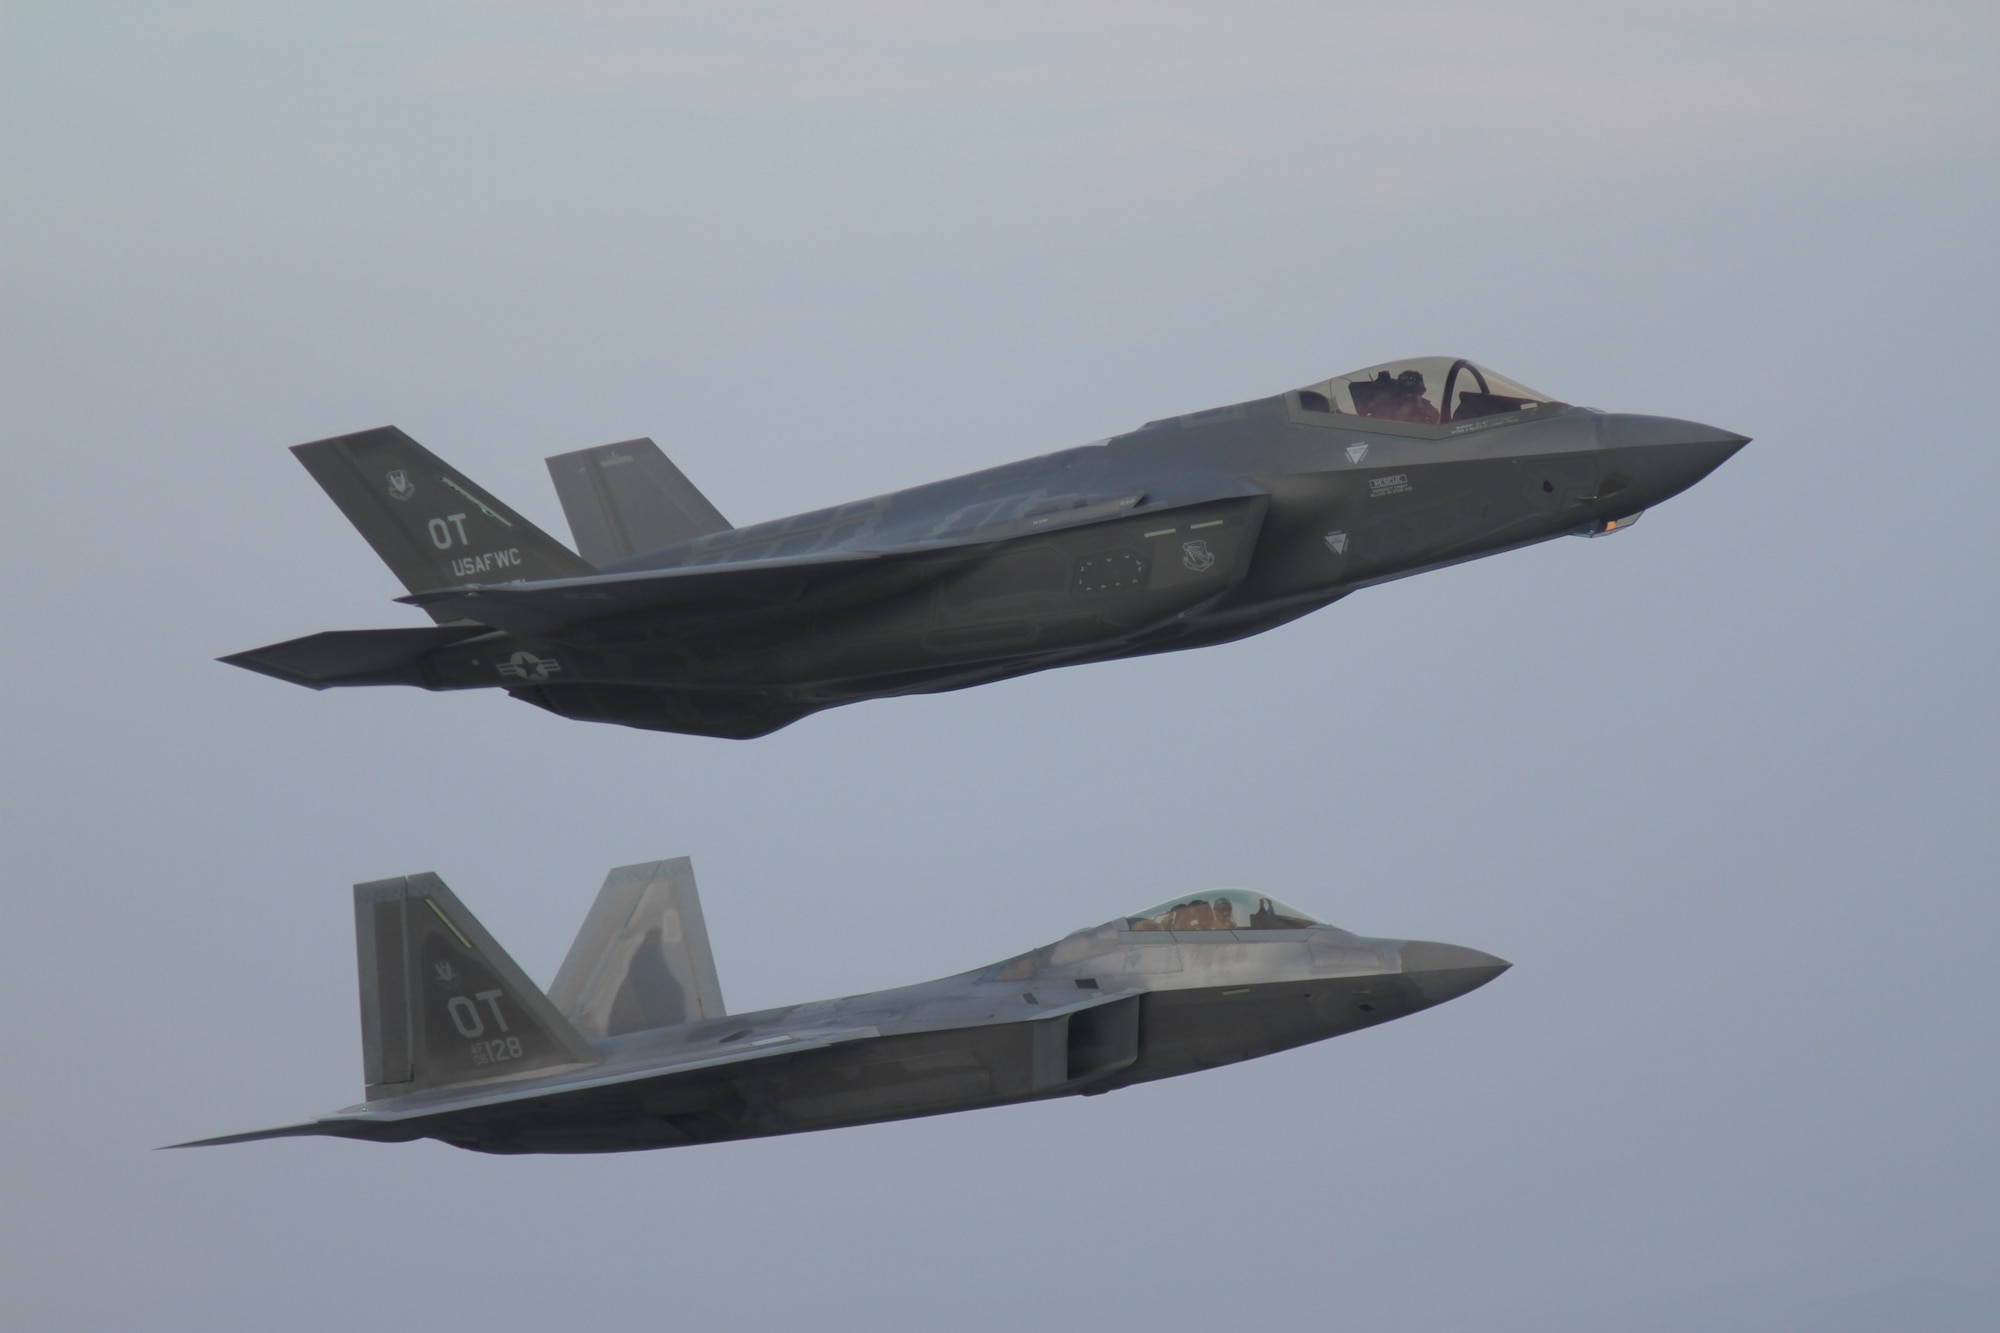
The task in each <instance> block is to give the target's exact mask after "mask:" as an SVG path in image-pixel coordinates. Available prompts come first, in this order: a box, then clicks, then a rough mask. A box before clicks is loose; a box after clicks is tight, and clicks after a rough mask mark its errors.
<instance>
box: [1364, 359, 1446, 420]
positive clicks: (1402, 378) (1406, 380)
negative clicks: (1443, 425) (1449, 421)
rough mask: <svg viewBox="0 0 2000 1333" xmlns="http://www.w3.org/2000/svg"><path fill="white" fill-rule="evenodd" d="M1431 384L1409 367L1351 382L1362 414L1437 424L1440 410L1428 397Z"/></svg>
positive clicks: (1380, 418)
mask: <svg viewBox="0 0 2000 1333" xmlns="http://www.w3.org/2000/svg"><path fill="white" fill-rule="evenodd" d="M1427 387H1428V386H1426V385H1425V383H1424V374H1423V372H1422V371H1420V370H1405V371H1404V372H1403V373H1402V374H1400V375H1396V376H1394V377H1391V376H1390V374H1389V372H1388V371H1386V370H1380V371H1377V372H1376V373H1375V378H1374V379H1372V380H1356V381H1353V382H1351V383H1350V384H1349V385H1348V389H1349V391H1350V392H1351V393H1352V394H1353V395H1354V410H1355V412H1356V413H1357V414H1359V415H1361V416H1364V417H1375V418H1376V419H1378V420H1381V421H1408V422H1412V423H1414V424H1416V425H1419V426H1435V425H1437V424H1438V410H1437V408H1436V406H1435V405H1433V404H1432V402H1431V400H1430V399H1428V398H1426V397H1424V392H1425V389H1426V388H1427Z"/></svg>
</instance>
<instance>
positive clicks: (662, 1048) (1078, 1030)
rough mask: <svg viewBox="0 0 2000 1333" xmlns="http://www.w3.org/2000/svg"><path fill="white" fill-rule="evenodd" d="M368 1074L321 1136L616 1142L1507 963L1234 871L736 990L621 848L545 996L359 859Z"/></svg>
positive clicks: (1148, 1049) (969, 1095)
mask: <svg viewBox="0 0 2000 1333" xmlns="http://www.w3.org/2000/svg"><path fill="white" fill-rule="evenodd" d="M354 913H355V918H354V919H355V933H356V937H357V943H358V945H359V952H360V970H361V1025H362V1056H363V1062H364V1065H365V1067H366V1077H367V1098H368V1100H367V1101H366V1102H365V1103H363V1104H361V1105H359V1106H350V1107H348V1108H346V1109H345V1110H342V1111H338V1112H335V1113H333V1114H332V1115H328V1116H323V1117H321V1118H320V1119H318V1120H313V1121H308V1122H306V1123H304V1124H298V1125H287V1126H284V1127H281V1128H278V1129H266V1130H258V1131H254V1132H251V1133H248V1134H231V1135H226V1136H224V1137H221V1138H214V1139H203V1140H200V1141H199V1142H197V1143H190V1144H178V1145H175V1146H177V1147H199V1146H203V1145H207V1144H217V1143H242V1142H246V1141H248V1140H252V1139H270V1138H291V1137H297V1136H302V1135H325V1136H331V1137H334V1138H347V1139H368V1140H372V1141H375V1142H388V1143H401V1142H407V1141H409V1140H412V1139H426V1138H427V1139H438V1140H441V1141H443V1142H445V1143H449V1144H453V1145H455V1146H457V1147H460V1148H470V1149H474V1150H476V1151H479V1152H489V1153H533V1152H548V1153H556V1152H562V1153H574V1152H623V1151H628V1150H632V1149H638V1148H671V1147H676V1146H679V1145H682V1144H691V1143H712V1142H717V1141H721V1140H727V1139H745V1138H760V1137H764V1136H767V1135H773V1134H793V1133H798V1132H800V1131H802V1130H810V1129H831V1128H835V1127H838V1126H843V1125H862V1124H870V1123H873V1122H876V1121H883V1120H903V1119H908V1118H911V1117H913V1116H925V1115H939V1114H942V1113H944V1112H948V1111H967V1110H973V1109H975V1108H978V1107H985V1106H1000V1105H1004V1104H1007V1103H1011V1102H1024V1101H1037V1100H1041V1099H1045V1098H1050V1097H1067V1096H1072V1095H1079V1094H1080V1095H1084V1096H1090V1095H1093V1094H1096V1093H1101V1092H1110V1091H1112V1090H1114V1089H1117V1088H1123V1087H1128V1086H1130V1085H1132V1084H1134V1083H1144V1082H1147V1081H1150V1080H1153V1079H1161V1078H1171V1077H1173V1076H1174V1075H1177V1074H1187V1073H1192V1072H1194V1071H1196V1070H1200V1069H1208V1068H1213V1067H1216V1066H1220V1065H1226V1064H1232V1063H1234V1062H1236V1061H1239V1060H1248V1059H1252V1058H1254V1057H1256V1056H1260V1055H1267V1054H1270V1053H1271V1052H1273V1051H1281V1050H1285V1049H1287V1048H1289V1047H1293V1046H1301V1045H1304V1044H1306V1043H1308V1042H1315V1041H1320V1040H1323V1039H1325V1038H1327V1037H1335V1036H1339V1035H1340V1034H1342V1033H1344V1032H1353V1031H1356V1030H1358V1029H1360V1028H1365V1027H1373V1026H1374V1025H1376V1024H1378V1023H1386V1022H1388V1021H1389V1020H1390V1019H1394V1018H1401V1017H1403V1016H1405V1015H1407V1014H1411V1013H1415V1012H1416V1011H1417V1010H1420V1009H1427V1008H1430V1007H1431V1006H1432V1005H1436V1004H1442V1003H1443V1002H1444V1001H1446V1000H1450V999H1455V998H1456V997H1458V996H1460V995H1463V994H1465V993H1466V992H1467V991H1470V990H1472V989H1474V988H1476V987H1478V986H1482V985H1484V984H1486V983H1487V982H1488V981H1491V980H1492V979H1493V978H1494V977H1496V976H1498V975H1499V974H1500V973H1501V972H1503V971H1505V970H1506V968H1507V966H1508V965H1507V964H1506V963H1504V962H1502V961H1501V960H1500V959H1498V958H1495V957H1493V956H1492V955H1490V954H1484V953H1480V952H1478V951H1477V950H1474V949H1465V948H1460V947H1458V946H1456V945H1450V944H1433V943H1429V942H1426V941H1416V940H1385V939H1364V938H1362V937H1360V936H1358V935H1351V934H1349V933H1348V932H1346V931H1344V930H1338V929H1336V928H1334V927H1332V926H1328V925H1322V924H1321V923H1319V922H1317V921H1314V920H1313V919H1312V918H1310V917H1308V916H1306V915H1305V914H1303V913H1302V912H1299V911H1298V910H1297V909H1295V908H1291V907H1287V906H1285V905H1284V904H1283V903H1281V902H1278V901H1277V900H1275V899H1273V898H1269V897H1265V896H1262V895H1260V894H1255V893H1250V892H1246V891H1243V890H1240V889H1224V890H1219V891H1213V892H1208V893H1202V894H1194V895H1190V896H1188V897H1185V898H1181V899H1176V900H1174V901H1172V902H1167V903H1162V904H1160V905H1159V906H1158V907H1153V908H1149V909H1147V910H1146V911H1144V912H1141V913H1139V914H1137V915H1135V916H1128V917H1119V918H1117V919H1115V920H1112V921H1109V922H1106V923H1105V924H1104V925H1102V926H1099V927H1097V928H1095V929H1091V930H1081V931H1078V932H1076V933H1075V934H1073V935H1070V936H1068V937H1067V938H1065V939H1063V940H1061V941H1058V942H1057V943H1055V944H1051V945H1048V946H1046V947H1044V948H1040V949H1036V950H1034V951H1033V952H1031V953H1025V954H1022V955H1020V956H1019V957H1017V958H1013V959H1009V960H1008V961H1006V962H1001V963H995V964H994V965H992V966H990V967H985V968H980V969H978V970H977V971H973V972H966V973H963V974H961V975H959V976H955V977H946V978H944V979H943V980H940V981H932V982H926V983H924V984H922V985H917V986H905V987H903V988H901V989H899V990H886V991H876V992H874V993H872V994H868V995H852V996H848V997H847V998H845V999H839V1000H822V1001H820V1002H818V1003H814V1004H801V1005H793V1006H790V1007H787V1008H783V1009H769V1010H764V1011H762V1012H759V1013H752V1014H735V1015H731V1014H728V1013H726V1012H725V1011H724V1009H723V1005H722V994H721V989H720V987H719V985H718V984H717V982H716V974H715V964H714V962H713V960H712V958H711V956H710V953H709V946H708V932H707V927H706V925H705V924H704V923H703V920H702V915H701V904H700V901H699V899H698V898H697V897H696V894H695V888H694V875H693V871H692V870H691V868H690V866H689V864H688V862H687V860H686V859H685V858H682V859H679V860H674V861H656V862H653V863H651V864H648V865H638V866H626V867H623V868H621V869H618V870H614V871H612V872H611V874H610V876H609V877H608V878H607V879H606V880H605V883H604V888H603V890H602V891H601V892H600V893H599V894H598V898H597V902H596V904H595V906H593V907H592V908H591V911H590V914H589V916H588V917H586V918H585V920H584V924H583V928H582V930H581V931H579V932H578V934H577V938H576V943H575V944H574V945H572V946H571V948H570V951H569V955H568V957H566V958H565V959H564V960H563V964H562V967H561V968H560V969H559V970H558V971H557V973H556V978H555V982H554V984H553V985H552V986H551V988H550V990H549V992H548V993H547V994H546V995H545V994H543V992H541V991H540V990H537V989H536V988H535V986H534V984H533V983H532V982H530V981H529V980H528V979H527V977H525V976H524V975H522V972H521V970H520V968H518V967H516V966H515V965H514V962H513V960H512V959H510V958H508V956H507V954H506V953H505V952H504V951H503V950H502V949H501V948H500V946H499V945H498V944H496V943H494V941H493V939H492V937H491V936H489V935H488V934H487V933H486V932H485V931H484V930H483V929H481V928H480V925H479V923H478V922H477V921H476V920H474V919H473V917H472V914H471V913H469V912H467V911H466V910H465V907H464V906H463V905H462V904H461V903H460V902H459V901H458V899H457V898H456V897H454V896H453V894H452V892H451V890H449V889H447V888H446V887H445V886H444V884H443V882H442V881H440V880H439V879H438V878H437V876H435V875H411V876H408V877H406V878H401V879H389V880H380V881H377V882H375V883H371V884H358V885H356V886H355V888H354Z"/></svg>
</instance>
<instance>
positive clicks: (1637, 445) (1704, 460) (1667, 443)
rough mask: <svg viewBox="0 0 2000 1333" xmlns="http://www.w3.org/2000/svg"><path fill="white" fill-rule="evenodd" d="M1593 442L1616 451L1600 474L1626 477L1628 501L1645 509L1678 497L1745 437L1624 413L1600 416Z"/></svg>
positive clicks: (1726, 458)
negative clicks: (1629, 484)
mask: <svg viewBox="0 0 2000 1333" xmlns="http://www.w3.org/2000/svg"><path fill="white" fill-rule="evenodd" d="M1598 439H1599V441H1601V442H1602V443H1603V445H1604V446H1605V447H1606V448H1607V449H1612V450H1616V451H1617V452H1616V453H1614V454H1613V455H1612V456H1611V457H1610V458H1608V459H1606V461H1605V468H1606V470H1607V471H1616V472H1622V473H1625V474H1627V475H1628V476H1629V477H1630V478H1631V482H1632V485H1633V489H1634V490H1635V491H1636V492H1638V494H1636V495H1634V496H1633V498H1634V499H1643V500H1644V502H1645V504H1646V505H1656V504H1658V503H1660V502H1661V501H1662V500H1666V499H1669V498H1671V497H1673V496H1676V495H1679V494H1680V493H1681V492H1682V491H1684V490H1686V489H1687V488H1688V487H1690V486H1692V485H1694V484H1695V483H1696V482H1698V481H1700V480H1701V479H1702V478H1703V477H1706V476H1707V475H1708V474H1709V473H1711V472H1713V471H1715V470H1716V469H1717V468H1719V467H1721V466H1722V465H1723V464H1724V463H1726V462H1728V461H1729V459H1730V458H1731V457H1732V456H1733V455H1734V454H1735V453H1736V451H1737V450H1738V449H1741V448H1742V447H1743V446H1744V445H1746V444H1748V443H1750V437H1749V436H1747V435H1738V434H1736V433H1735V432H1734V431H1727V430H1720V429H1718V428H1716V427H1714V426H1704V425H1702V424H1701V423H1700V422H1699V421H1681V420H1678V419H1676V418H1674V417H1645V416H1633V415H1630V414H1613V415H1610V416H1607V417H1605V418H1604V420H1603V421H1602V422H1601V423H1600V424H1599V426H1598Z"/></svg>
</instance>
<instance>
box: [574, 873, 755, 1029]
mask: <svg viewBox="0 0 2000 1333" xmlns="http://www.w3.org/2000/svg"><path fill="white" fill-rule="evenodd" d="M549 1001H550V1003H552V1004H554V1005H555V1006H556V1008H558V1009H560V1010H561V1011H562V1012H563V1015H564V1016H565V1017H567V1018H568V1019H569V1021H570V1022H572V1023H574V1024H575V1025H576V1028H577V1031H579V1032H581V1033H582V1034H583V1035H584V1036H585V1037H587V1038H590V1039H592V1040H595V1039H597V1038H600V1037H616V1036H621V1035H623V1034H624V1033H627V1032H642V1031H645V1030H646V1029H648V1028H660V1027H671V1026H674V1025H676V1024H680V1023H694V1022H698V1021H700V1020H701V1019H704V1018H720V1017H722V1015H723V1014H724V1013H725V1012H727V1011H726V1010H725V1009H724V1008H723V1007H722V984H721V982H720V981H719V980H717V978H716V975H715V958H714V955H713V954H711V953H710V951H709V947H708V924H707V922H705V921H704V920H703V919H702V915H701V898H700V896H699V895H698V894H697V893H696V892H695V886H694V866H693V863H691V862H690V861H689V860H688V858H687V857H685V856H681V857H676V858H674V859H673V860H671V861H652V862H648V863H647V864H645V865H636V866H620V867H618V869H616V870H613V871H612V872H611V873H610V874H609V875H606V876H605V878H604V887H603V888H602V889H600V890H598V894H597V901H596V902H594V903H592V904H591V907H590V915H589V916H587V917H585V918H584V921H583V928H582V929H581V930H579V931H577V933H576V942H575V943H574V944H572V945H570V947H569V954H568V956H567V957H565V958H564V959H563V964H562V966H561V967H560V968H559V969H557V971H556V979H555V981H554V982H552V983H551V984H550V986H549Z"/></svg>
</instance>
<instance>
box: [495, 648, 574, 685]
mask: <svg viewBox="0 0 2000 1333" xmlns="http://www.w3.org/2000/svg"><path fill="white" fill-rule="evenodd" d="M561 670H562V663H561V662H558V661H556V659H555V658H553V657H537V656H535V654H533V653H530V652H519V653H515V654H514V655H513V656H512V657H510V658H508V659H507V660H506V661H504V662H502V663H500V674H501V675H503V676H512V677H513V678H514V679H516V680H547V679H548V678H549V677H550V676H552V675H554V674H555V673H556V672H558V671H561Z"/></svg>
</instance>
